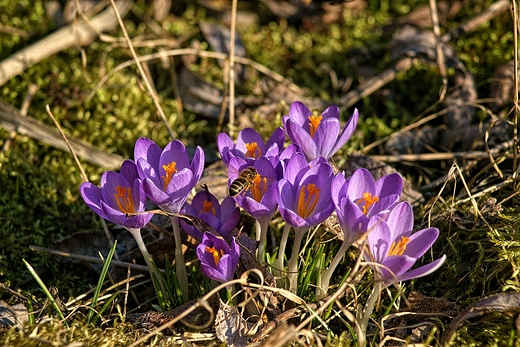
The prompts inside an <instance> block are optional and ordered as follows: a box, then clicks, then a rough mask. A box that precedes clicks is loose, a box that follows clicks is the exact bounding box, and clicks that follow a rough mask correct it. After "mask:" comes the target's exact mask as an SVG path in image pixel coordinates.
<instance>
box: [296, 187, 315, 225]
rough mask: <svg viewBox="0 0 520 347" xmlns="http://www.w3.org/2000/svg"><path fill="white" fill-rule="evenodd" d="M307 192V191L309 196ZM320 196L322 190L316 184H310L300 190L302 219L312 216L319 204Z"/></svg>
mask: <svg viewBox="0 0 520 347" xmlns="http://www.w3.org/2000/svg"><path fill="white" fill-rule="evenodd" d="M305 191H307V195H306V194H305ZM319 196H320V188H318V187H316V185H315V184H314V183H309V184H307V185H306V186H303V187H302V188H301V189H300V195H299V196H298V214H299V215H300V217H302V218H308V217H309V216H310V215H311V214H312V212H313V211H314V208H315V207H316V204H317V203H318V198H319Z"/></svg>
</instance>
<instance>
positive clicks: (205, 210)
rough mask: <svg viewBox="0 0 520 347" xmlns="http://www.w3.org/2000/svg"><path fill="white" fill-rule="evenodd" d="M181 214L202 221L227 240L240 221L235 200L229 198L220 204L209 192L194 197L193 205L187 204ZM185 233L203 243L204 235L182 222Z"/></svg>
mask: <svg viewBox="0 0 520 347" xmlns="http://www.w3.org/2000/svg"><path fill="white" fill-rule="evenodd" d="M181 213H184V214H188V215H191V216H194V217H197V218H200V219H202V220H203V221H205V222H206V223H208V224H209V225H211V226H212V227H213V229H215V231H217V232H218V233H219V235H220V236H222V237H224V238H225V239H227V238H228V236H229V235H230V234H231V232H232V231H233V229H234V228H235V226H236V225H237V223H238V221H239V219H240V210H239V208H238V207H237V205H236V203H235V200H233V198H232V197H230V196H227V197H226V198H224V200H222V204H220V203H219V202H218V200H217V198H216V197H215V196H214V195H213V194H211V193H210V192H208V191H207V190H201V191H199V192H198V193H197V194H195V196H194V197H193V200H192V201H191V204H189V203H187V202H186V203H185V204H184V206H183V207H182V209H181ZM180 222H181V225H182V228H183V229H184V231H185V232H186V233H187V234H189V235H191V236H192V237H193V238H195V240H197V242H199V243H200V242H202V235H203V233H202V232H200V231H199V230H198V229H197V228H196V227H194V226H193V225H189V224H188V223H186V222H185V221H184V220H182V219H181V220H180Z"/></svg>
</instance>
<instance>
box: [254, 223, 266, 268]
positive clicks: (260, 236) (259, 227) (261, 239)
mask: <svg viewBox="0 0 520 347" xmlns="http://www.w3.org/2000/svg"><path fill="white" fill-rule="evenodd" d="M268 229H269V219H267V218H265V219H257V220H256V239H257V240H258V250H257V251H256V259H257V260H258V261H259V262H260V263H263V262H264V261H265V246H266V245H265V243H266V239H267V230H268Z"/></svg>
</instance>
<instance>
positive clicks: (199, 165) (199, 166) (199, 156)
mask: <svg viewBox="0 0 520 347" xmlns="http://www.w3.org/2000/svg"><path fill="white" fill-rule="evenodd" d="M205 159H206V157H205V155H204V151H203V150H202V148H201V147H199V146H197V149H196V150H195V155H194V156H193V159H192V161H191V166H190V170H191V172H193V181H192V182H191V183H190V185H191V186H192V187H191V188H192V189H193V187H195V186H196V185H197V183H198V182H199V180H200V177H201V176H202V172H203V171H204V161H205Z"/></svg>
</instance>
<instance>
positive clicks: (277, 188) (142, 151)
mask: <svg viewBox="0 0 520 347" xmlns="http://www.w3.org/2000/svg"><path fill="white" fill-rule="evenodd" d="M358 120H359V113H358V110H357V109H356V110H354V112H353V113H352V115H351V116H350V117H349V119H348V120H347V122H346V124H345V126H344V127H343V129H342V128H341V125H340V112H339V109H338V107H336V106H330V107H328V108H326V109H325V110H324V111H323V112H321V113H319V112H313V111H311V110H310V109H308V108H307V107H306V106H305V105H304V104H302V103H300V102H294V103H293V104H292V105H291V106H290V109H289V114H288V115H287V116H284V117H283V119H282V122H283V128H282V127H279V128H277V129H276V130H275V131H274V132H273V133H272V134H271V136H270V137H269V139H268V140H267V141H264V140H263V138H262V136H261V135H260V134H259V133H258V132H257V131H256V130H254V129H243V130H242V131H240V133H239V134H238V138H237V140H236V141H233V139H231V138H230V137H229V136H228V135H227V134H224V133H222V134H220V135H219V136H218V139H217V146H218V149H219V152H220V155H221V158H222V161H223V162H224V163H225V165H226V166H227V169H228V186H231V185H232V184H233V182H235V181H236V180H237V179H241V178H243V177H242V176H241V173H242V172H244V171H245V170H250V172H252V173H254V175H253V174H252V175H251V177H249V178H248V181H247V182H243V189H241V190H240V192H238V193H234V194H232V195H233V196H227V197H225V198H224V199H223V200H222V201H221V202H220V201H219V200H218V199H217V198H216V197H215V196H214V195H213V194H212V193H211V192H209V191H207V190H201V191H199V192H198V193H196V194H195V196H194V197H193V198H192V199H191V200H189V198H188V197H189V195H190V192H191V191H192V190H193V189H194V188H195V187H196V185H197V183H198V181H199V179H200V177H201V175H202V171H203V168H204V152H203V151H202V149H201V148H199V147H197V149H196V151H195V155H194V156H193V158H192V159H190V157H189V156H188V153H187V151H186V147H185V146H184V144H182V142H180V141H171V142H170V143H168V144H167V145H166V146H165V147H164V148H161V147H160V146H159V145H157V144H156V143H155V142H153V141H152V140H150V139H147V138H140V139H139V140H137V142H136V145H135V150H134V160H135V161H131V160H127V161H125V162H124V163H123V165H122V167H121V171H120V173H116V172H107V173H105V174H104V175H103V176H102V179H101V187H97V186H95V185H93V184H90V183H84V184H82V186H81V194H82V196H83V198H84V199H85V202H86V203H87V204H88V205H89V206H90V207H91V208H92V209H93V210H94V211H95V212H96V213H98V214H99V215H100V216H102V217H103V218H106V219H108V220H110V221H112V222H114V223H116V224H120V225H122V226H124V227H126V228H127V229H128V230H129V231H130V232H131V233H132V234H133V235H134V236H135V237H136V240H139V238H140V231H139V230H140V228H142V227H143V226H145V225H146V224H147V223H148V222H149V220H150V218H151V215H150V214H146V213H142V212H144V211H145V206H146V199H147V198H148V199H150V200H151V201H152V202H154V203H155V204H157V205H158V206H159V207H160V208H162V209H163V210H165V211H167V212H170V213H172V218H171V220H172V225H173V229H174V234H175V241H176V263H177V272H176V275H177V276H178V277H179V280H178V282H179V283H180V284H182V285H184V288H181V289H182V291H183V295H184V297H185V299H187V298H188V294H187V293H188V287H187V283H188V282H187V277H182V276H186V275H185V269H184V270H183V268H184V259H183V258H182V257H181V254H180V249H181V236H180V228H179V221H178V219H177V218H176V217H175V216H173V214H178V213H179V212H180V213H182V214H185V215H188V216H190V217H191V218H198V219H200V221H202V222H204V223H205V225H207V226H208V230H201V228H200V225H204V223H200V224H199V227H196V226H195V225H192V224H193V223H185V222H184V221H181V225H182V228H183V230H184V231H185V232H186V233H187V234H189V235H191V236H192V237H193V238H194V239H195V241H196V242H197V243H198V245H197V246H196V252H195V253H196V255H197V257H198V259H199V260H200V269H201V272H202V273H203V274H205V275H206V276H207V277H208V278H210V279H212V280H215V281H218V282H222V283H226V282H228V281H231V280H232V279H233V278H234V277H235V271H236V268H237V264H238V262H239V259H240V247H239V245H238V244H237V242H236V240H235V237H234V236H235V235H236V234H237V230H236V229H235V226H236V225H237V223H238V221H239V218H240V212H239V208H238V207H237V205H238V206H239V207H240V208H242V209H243V210H244V211H246V212H247V213H248V214H250V215H251V216H252V217H254V218H255V219H256V221H257V241H258V249H257V260H258V261H259V262H260V263H263V262H264V261H265V260H266V259H267V257H266V249H267V248H266V247H267V246H266V243H267V242H266V236H267V232H268V228H269V224H270V222H271V220H272V219H273V216H274V215H275V214H276V213H277V212H279V213H280V216H281V218H282V219H283V221H284V222H285V227H284V230H283V232H282V238H281V240H280V244H279V247H278V254H277V257H274V256H271V257H270V258H269V259H276V261H274V264H272V265H273V269H277V274H279V275H284V274H287V277H288V278H289V281H288V289H290V290H291V291H292V292H294V293H295V292H297V286H298V281H297V279H298V269H299V268H300V267H299V266H298V265H299V263H300V259H301V258H300V251H301V249H300V248H301V244H302V240H303V236H304V235H306V234H307V232H308V231H309V230H310V229H311V228H313V227H316V226H318V225H319V224H320V223H322V222H324V221H325V220H326V219H327V218H329V217H330V216H331V215H332V214H333V213H335V214H336V215H337V218H338V221H339V225H340V227H341V229H342V230H343V243H342V245H341V247H340V248H339V250H338V252H337V253H336V254H335V255H334V257H333V259H332V261H331V262H330V266H329V267H328V269H324V270H323V272H322V274H321V276H319V278H318V283H315V286H316V288H317V289H316V298H322V297H324V296H325V295H326V294H327V290H328V288H329V282H330V280H331V277H332V274H333V273H334V270H335V269H336V266H337V265H338V264H339V262H340V261H341V259H342V258H343V257H344V254H345V252H346V251H347V249H348V248H349V247H351V246H355V247H358V249H359V252H360V254H361V255H362V256H363V257H364V260H365V261H366V262H367V263H368V264H370V266H371V267H372V269H373V271H374V274H375V278H376V280H377V282H376V285H375V289H374V292H373V293H374V294H373V295H371V297H370V300H369V301H368V302H367V305H366V309H365V312H366V313H365V314H366V315H367V316H369V315H370V312H371V310H372V309H373V304H374V302H375V301H374V300H375V295H376V294H377V295H379V294H380V286H381V285H386V286H388V285H391V284H394V283H396V282H400V281H405V280H410V279H413V278H417V277H421V276H425V275H428V274H430V273H432V272H433V271H435V270H437V269H438V268H439V267H440V266H441V265H442V264H443V263H444V261H445V256H441V257H440V258H438V259H436V260H435V261H433V262H431V263H429V264H426V265H423V266H421V267H418V268H415V269H413V266H414V264H415V263H416V262H417V260H418V259H419V258H420V257H422V256H423V255H424V254H425V252H426V251H427V250H428V249H430V247H431V246H432V245H433V243H434V242H435V240H436V239H437V237H438V235H439V230H438V229H436V228H426V229H423V230H420V231H417V232H415V233H413V223H414V219H413V212H412V208H411V206H410V204H409V203H408V202H402V201H401V192H402V189H403V181H402V177H401V176H400V175H399V174H397V173H393V174H389V175H386V176H383V177H381V178H379V179H377V180H376V179H374V177H373V176H372V174H371V173H370V171H369V170H367V169H364V168H361V169H358V170H356V171H355V172H353V173H352V174H351V175H346V174H345V173H344V172H339V173H334V170H333V168H332V166H331V165H330V163H329V160H330V159H331V158H332V156H333V155H334V154H336V153H337V152H338V151H339V150H340V149H341V148H342V147H343V146H344V145H345V144H346V143H347V141H348V140H349V138H350V137H351V136H352V134H353V133H354V130H355V128H356V125H357V123H358ZM286 136H287V137H288V138H289V139H290V141H291V143H290V144H289V145H288V146H287V147H285V138H286ZM246 172H247V171H246ZM136 213H140V214H136ZM292 229H294V231H295V236H294V241H293V244H292V252H291V256H290V259H289V261H288V263H287V266H286V264H285V249H286V247H287V243H288V240H289V233H290V231H291V230H292ZM246 231H247V230H246ZM138 244H140V248H142V250H143V255H144V254H145V252H146V248H145V247H144V243H143V242H142V239H141V241H138ZM146 254H147V253H146ZM145 259H147V264H148V262H149V260H150V259H149V256H145ZM150 266H151V265H150ZM150 271H152V269H151V270H150ZM282 277H283V276H282ZM279 283H283V284H285V283H284V282H283V280H282V281H280V282H279ZM378 290H379V292H378ZM367 322H368V320H367V321H362V322H361V323H360V326H361V327H362V328H363V327H364V328H363V329H366V324H368V323H367ZM360 341H362V339H361V340H360Z"/></svg>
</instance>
